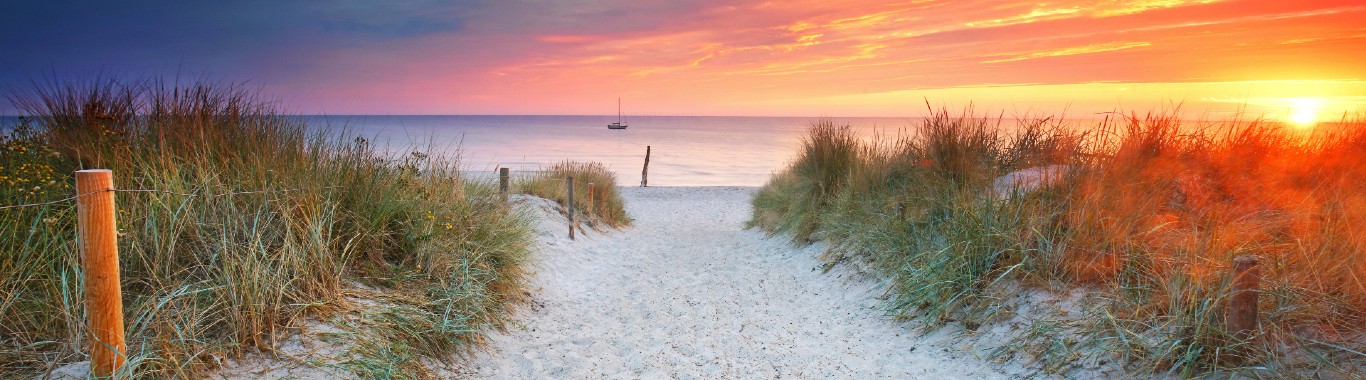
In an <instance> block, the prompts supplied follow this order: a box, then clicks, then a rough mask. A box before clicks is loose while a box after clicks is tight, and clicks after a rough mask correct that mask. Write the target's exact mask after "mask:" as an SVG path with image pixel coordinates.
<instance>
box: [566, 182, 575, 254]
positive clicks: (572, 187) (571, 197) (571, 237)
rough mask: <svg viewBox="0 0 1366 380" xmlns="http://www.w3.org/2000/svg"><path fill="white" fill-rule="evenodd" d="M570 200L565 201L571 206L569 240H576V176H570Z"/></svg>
mask: <svg viewBox="0 0 1366 380" xmlns="http://www.w3.org/2000/svg"><path fill="white" fill-rule="evenodd" d="M567 181H568V182H569V201H568V202H565V203H567V204H568V206H569V207H568V208H569V212H568V214H569V240H574V176H572V175H571V176H569V178H568V179H567Z"/></svg>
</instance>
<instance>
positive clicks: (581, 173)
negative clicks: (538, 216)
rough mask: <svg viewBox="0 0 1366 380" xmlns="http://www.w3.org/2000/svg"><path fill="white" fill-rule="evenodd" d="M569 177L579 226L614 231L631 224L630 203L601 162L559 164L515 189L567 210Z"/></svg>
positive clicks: (612, 175) (524, 181)
mask: <svg viewBox="0 0 1366 380" xmlns="http://www.w3.org/2000/svg"><path fill="white" fill-rule="evenodd" d="M569 177H574V210H575V211H574V212H575V221H576V223H585V224H587V225H589V226H590V227H598V226H605V227H612V228H617V227H625V226H630V225H631V218H630V216H628V215H626V203H625V201H624V200H622V198H621V193H620V192H618V191H617V177H616V174H614V173H612V171H611V170H608V169H607V166H605V165H603V164H602V163H600V162H578V161H564V162H559V163H555V164H552V165H550V166H549V167H546V168H545V169H544V170H542V171H541V172H540V173H537V174H536V175H533V176H531V177H529V178H527V179H524V180H519V181H517V182H516V183H515V184H514V186H513V187H514V190H515V191H516V192H518V193H523V194H528V195H533V196H537V197H541V198H545V199H549V200H552V201H555V203H558V204H559V205H560V206H561V207H564V206H566V205H567V204H568V203H567V202H568V200H569V183H568V181H567V180H566V179H567V178H569ZM590 185H591V187H590Z"/></svg>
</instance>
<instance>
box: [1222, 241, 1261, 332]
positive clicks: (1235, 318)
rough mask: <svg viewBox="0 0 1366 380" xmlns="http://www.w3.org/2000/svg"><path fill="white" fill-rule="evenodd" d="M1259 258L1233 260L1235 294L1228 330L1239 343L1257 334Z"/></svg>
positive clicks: (1231, 296) (1230, 303) (1231, 298)
mask: <svg viewBox="0 0 1366 380" xmlns="http://www.w3.org/2000/svg"><path fill="white" fill-rule="evenodd" d="M1261 279H1262V278H1261V273H1260V271H1259V270H1258V269H1257V258H1256V257H1252V256H1238V257H1237V258H1234V259H1233V292H1232V294H1231V295H1230V296H1229V302H1228V320H1227V323H1228V330H1229V332H1230V333H1232V334H1233V336H1234V337H1235V338H1237V339H1238V340H1239V341H1242V342H1247V341H1248V340H1250V339H1252V337H1254V336H1256V334H1257V295H1258V293H1259V290H1258V287H1259V286H1260V285H1259V283H1260V282H1261Z"/></svg>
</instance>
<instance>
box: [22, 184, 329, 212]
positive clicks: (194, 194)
mask: <svg viewBox="0 0 1366 380" xmlns="http://www.w3.org/2000/svg"><path fill="white" fill-rule="evenodd" d="M341 187H342V186H328V187H319V188H300V189H281V190H252V191H234V192H230V193H219V194H203V193H182V192H177V191H170V190H157V189H104V190H96V191H91V192H88V193H82V194H76V195H73V196H70V197H66V198H62V199H58V200H52V201H47V202H38V203H27V204H18V205H8V206H0V210H9V209H17V208H26V207H38V206H48V205H54V204H58V203H62V202H70V201H74V200H77V199H80V197H84V196H87V195H93V194H99V193H106V192H110V193H160V194H172V195H181V196H186V197H209V198H217V197H228V196H233V195H249V194H267V193H287V192H293V191H304V190H329V189H338V188H341Z"/></svg>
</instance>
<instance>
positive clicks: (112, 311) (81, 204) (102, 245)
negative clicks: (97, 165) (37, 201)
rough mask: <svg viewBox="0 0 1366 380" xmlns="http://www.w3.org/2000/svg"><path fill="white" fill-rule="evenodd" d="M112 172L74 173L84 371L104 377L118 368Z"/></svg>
mask: <svg viewBox="0 0 1366 380" xmlns="http://www.w3.org/2000/svg"><path fill="white" fill-rule="evenodd" d="M113 190H114V172H112V171H109V170H107V169H92V170H80V171H77V172H76V195H77V198H76V226H77V238H76V241H77V242H78V243H79V247H80V251H81V258H82V261H84V263H85V314H86V316H87V318H88V321H89V323H90V325H89V326H88V328H87V332H86V336H87V337H88V338H89V339H90V372H91V374H93V375H95V376H97V377H110V376H114V375H115V374H117V373H118V371H119V368H121V367H123V363H124V360H125V356H126V354H127V352H128V348H127V346H125V344H124V341H123V294H122V291H121V290H120V288H119V246H118V230H117V226H116V224H115V220H114V216H115V214H116V212H115V210H116V209H117V208H116V206H115V205H114V191H113Z"/></svg>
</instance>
